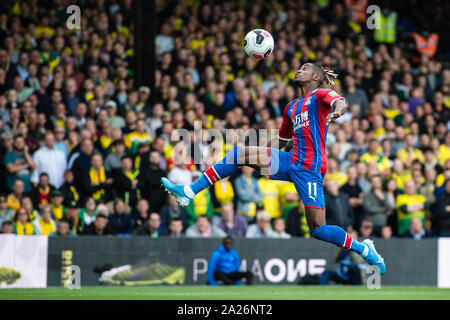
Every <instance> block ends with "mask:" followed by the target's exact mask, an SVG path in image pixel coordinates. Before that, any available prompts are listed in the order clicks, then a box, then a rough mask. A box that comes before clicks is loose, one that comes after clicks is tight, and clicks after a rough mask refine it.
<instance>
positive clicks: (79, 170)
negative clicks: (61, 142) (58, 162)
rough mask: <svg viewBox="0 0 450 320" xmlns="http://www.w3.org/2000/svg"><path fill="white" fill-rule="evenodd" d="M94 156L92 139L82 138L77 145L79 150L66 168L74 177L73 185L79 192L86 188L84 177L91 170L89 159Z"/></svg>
mask: <svg viewBox="0 0 450 320" xmlns="http://www.w3.org/2000/svg"><path fill="white" fill-rule="evenodd" d="M90 135H91V134H90ZM93 154H94V144H93V143H92V137H89V138H87V137H86V138H83V139H82V140H81V143H80V144H79V150H76V151H75V152H74V153H73V154H72V156H71V157H70V159H69V163H68V167H69V169H70V170H72V172H73V175H74V177H75V180H74V183H75V185H76V186H77V188H78V190H79V191H80V192H83V196H84V191H82V190H83V188H85V187H86V180H85V179H86V177H87V176H89V170H90V169H91V157H92V155H93Z"/></svg>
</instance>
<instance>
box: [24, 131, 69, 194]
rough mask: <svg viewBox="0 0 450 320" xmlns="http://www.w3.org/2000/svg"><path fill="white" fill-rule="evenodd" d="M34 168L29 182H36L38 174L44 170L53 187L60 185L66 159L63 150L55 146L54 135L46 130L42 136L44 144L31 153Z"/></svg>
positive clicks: (62, 179)
mask: <svg viewBox="0 0 450 320" xmlns="http://www.w3.org/2000/svg"><path fill="white" fill-rule="evenodd" d="M33 160H34V162H35V163H36V169H35V170H34V171H33V174H32V175H31V182H32V183H34V184H37V183H38V178H39V175H40V174H41V173H42V172H46V173H47V174H48V176H49V178H50V184H51V185H53V186H55V188H59V187H61V185H62V184H63V181H64V172H65V171H66V167H67V161H66V156H65V154H64V152H62V151H61V150H58V149H56V148H55V135H54V133H53V132H51V131H47V132H46V133H45V137H44V146H42V147H41V148H40V149H39V150H38V151H36V152H35V153H34V154H33Z"/></svg>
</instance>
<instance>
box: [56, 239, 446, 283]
mask: <svg viewBox="0 0 450 320" xmlns="http://www.w3.org/2000/svg"><path fill="white" fill-rule="evenodd" d="M220 244H221V239H186V238H182V239H172V238H157V239H149V238H147V237H131V238H111V237H108V238H99V237H79V238H49V243H48V272H47V285H48V286H59V285H62V284H63V283H67V281H69V280H70V279H68V277H69V276H70V273H71V271H70V268H68V267H69V266H71V265H76V266H78V267H79V268H80V271H81V285H82V286H83V285H100V284H115V285H143V284H186V285H203V284H206V282H207V275H206V271H207V265H208V260H209V257H210V255H211V253H212V251H213V250H214V249H215V248H216V247H217V246H218V245H220ZM376 245H377V249H378V250H379V251H380V252H382V253H383V256H384V258H385V261H386V264H387V268H388V271H387V273H386V275H385V276H383V277H382V279H381V281H382V282H381V284H382V285H383V284H384V285H418V286H420V285H431V286H435V285H437V284H438V241H437V240H436V239H426V240H409V239H390V240H383V239H378V240H376ZM446 247H447V249H449V248H450V243H449V245H448V246H446ZM235 248H236V250H237V251H238V252H239V254H240V256H241V260H242V263H241V268H242V269H245V270H251V271H253V273H254V275H255V277H254V282H255V284H265V285H267V284H283V285H286V284H297V283H298V282H299V280H300V279H301V278H302V277H305V276H306V275H312V276H313V275H319V274H320V273H322V272H323V270H325V269H332V270H335V269H336V264H335V262H334V255H335V253H336V250H337V247H335V246H333V245H330V244H327V243H323V242H320V241H317V240H314V239H290V240H281V239H280V240H278V239H276V240H274V239H235ZM439 251H440V252H441V254H445V253H446V252H449V251H447V250H446V249H445V248H444V249H442V248H441V249H440V250H439ZM440 260H445V259H440ZM447 260H448V259H447ZM443 263H448V261H447V262H446V261H444V262H443ZM439 269H441V272H445V270H447V271H446V272H445V274H447V273H448V272H449V270H450V269H447V268H446V267H445V266H441V267H440V268H439ZM105 270H106V272H104V271H105ZM440 278H442V279H444V282H445V281H446V280H445V279H446V278H445V277H442V275H441V276H440ZM100 279H101V280H100Z"/></svg>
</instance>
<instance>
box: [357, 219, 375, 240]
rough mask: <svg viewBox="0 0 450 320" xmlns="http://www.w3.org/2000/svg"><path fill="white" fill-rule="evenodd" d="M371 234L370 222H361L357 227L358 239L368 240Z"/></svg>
mask: <svg viewBox="0 0 450 320" xmlns="http://www.w3.org/2000/svg"><path fill="white" fill-rule="evenodd" d="M372 234H373V223H372V221H370V220H363V221H362V222H361V226H360V227H359V235H358V236H359V237H360V238H362V239H367V238H370V237H371V236H372Z"/></svg>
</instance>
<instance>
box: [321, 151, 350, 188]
mask: <svg viewBox="0 0 450 320" xmlns="http://www.w3.org/2000/svg"><path fill="white" fill-rule="evenodd" d="M326 179H327V180H334V181H336V182H337V184H338V187H341V186H342V185H344V184H345V183H346V182H347V179H348V177H347V174H346V173H344V172H342V171H339V165H338V163H337V161H336V159H334V158H329V159H328V173H327V176H326Z"/></svg>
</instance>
